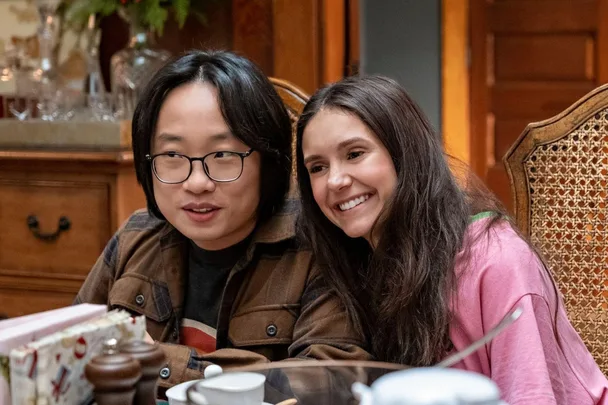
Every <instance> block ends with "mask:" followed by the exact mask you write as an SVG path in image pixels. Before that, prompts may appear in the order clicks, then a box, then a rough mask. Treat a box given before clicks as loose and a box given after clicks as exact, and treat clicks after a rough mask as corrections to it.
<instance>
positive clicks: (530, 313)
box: [450, 218, 608, 405]
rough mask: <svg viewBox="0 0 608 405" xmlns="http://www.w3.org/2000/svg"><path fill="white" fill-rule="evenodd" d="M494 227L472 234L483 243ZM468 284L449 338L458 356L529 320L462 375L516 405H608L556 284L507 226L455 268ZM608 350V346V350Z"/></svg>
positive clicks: (473, 228)
mask: <svg viewBox="0 0 608 405" xmlns="http://www.w3.org/2000/svg"><path fill="white" fill-rule="evenodd" d="M487 221H488V219H487V218H486V219H480V220H477V221H475V222H473V223H472V224H471V225H470V226H469V230H468V235H469V236H472V235H478V234H479V232H480V230H482V229H485V225H486V224H487ZM456 272H457V274H458V275H460V276H461V279H460V282H459V294H458V299H457V301H456V302H455V304H454V320H453V322H452V325H451V328H450V335H451V338H452V342H453V343H454V346H455V349H456V350H461V349H463V348H465V347H466V346H467V345H469V344H470V343H472V342H473V341H474V340H476V339H479V338H480V337H481V336H482V335H483V334H484V333H485V332H486V331H487V330H489V329H490V328H492V327H493V326H494V325H496V324H497V323H498V322H499V321H500V320H501V319H502V318H503V317H504V316H505V315H506V314H507V313H508V312H509V311H511V310H512V309H513V308H515V307H521V308H522V309H523V314H522V315H521V316H520V317H519V319H518V320H517V321H515V322H514V323H513V324H512V325H511V326H509V327H508V328H507V329H506V330H505V331H503V332H502V333H501V334H500V335H498V336H497V337H496V338H495V339H494V340H493V341H492V342H490V343H489V344H488V345H486V347H485V348H484V349H480V350H478V351H477V352H476V353H474V354H473V355H471V356H469V357H468V358H466V359H465V360H463V361H462V362H461V363H460V364H458V365H457V366H456V367H457V368H461V369H465V370H471V371H475V372H478V373H481V374H484V375H486V376H488V377H490V378H491V379H492V380H494V381H495V382H496V383H497V384H498V387H499V388H500V390H501V392H502V395H503V399H504V400H505V401H506V402H507V403H508V404H509V405H519V404H535V405H544V404H560V405H561V404H564V405H565V404H573V405H588V404H608V381H607V380H606V377H605V376H604V375H603V374H602V372H601V371H600V369H599V368H598V366H597V365H596V363H595V361H594V360H593V357H592V356H591V354H590V353H589V351H588V350H587V348H586V347H585V344H584V343H583V341H582V340H581V338H580V337H579V335H578V334H577V332H576V331H575V330H574V328H573V327H572V325H571V324H570V322H569V320H568V316H567V314H566V312H565V310H564V308H563V304H560V308H559V311H558V315H557V331H558V334H559V336H560V338H561V342H562V344H561V345H558V342H557V340H556V339H555V337H554V333H553V320H554V314H555V307H556V304H557V300H556V297H555V293H554V291H553V288H552V286H551V281H550V278H549V276H548V275H547V274H546V272H545V270H544V269H543V267H542V265H541V263H540V261H539V259H538V258H537V256H536V255H535V253H534V252H533V251H532V250H531V249H530V247H529V246H528V245H527V244H526V243H525V242H524V241H523V240H522V239H521V238H520V237H519V236H518V235H517V234H516V233H515V232H514V231H513V229H512V228H511V227H510V225H508V224H507V223H506V222H503V223H500V224H498V225H496V226H495V227H493V228H492V229H491V230H490V231H489V232H488V233H487V234H486V235H483V236H482V237H480V238H478V239H477V240H476V241H475V242H474V244H473V245H472V250H471V254H470V259H469V262H468V263H466V261H463V260H461V261H460V262H459V263H458V264H457V267H456ZM607 344H608V343H607Z"/></svg>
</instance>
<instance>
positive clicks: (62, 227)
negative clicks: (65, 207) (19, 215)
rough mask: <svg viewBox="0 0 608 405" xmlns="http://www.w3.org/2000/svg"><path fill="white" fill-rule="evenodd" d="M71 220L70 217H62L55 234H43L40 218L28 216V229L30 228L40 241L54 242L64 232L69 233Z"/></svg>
mask: <svg viewBox="0 0 608 405" xmlns="http://www.w3.org/2000/svg"><path fill="white" fill-rule="evenodd" d="M71 225H72V224H71V223H70V219H69V218H68V217H64V216H61V217H59V224H58V225H57V230H56V231H55V232H53V233H42V232H40V223H39V222H38V217H37V216H36V215H28V217H27V227H28V228H30V231H32V233H33V234H34V236H35V237H37V238H38V239H40V240H43V241H45V242H54V241H55V240H56V239H57V238H58V237H59V234H60V233H61V232H62V231H67V230H68V229H70V226H71Z"/></svg>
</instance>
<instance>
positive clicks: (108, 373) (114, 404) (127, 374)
mask: <svg viewBox="0 0 608 405" xmlns="http://www.w3.org/2000/svg"><path fill="white" fill-rule="evenodd" d="M84 373H85V376H86V377H87V380H89V381H90V382H91V384H93V387H94V389H93V393H94V395H95V402H96V403H97V405H132V404H133V398H134V397H135V385H136V384H137V381H139V379H140V378H141V366H140V365H139V362H138V361H137V360H135V359H133V358H132V357H131V356H128V355H126V354H122V353H120V352H119V351H118V341H117V340H116V339H110V340H108V341H107V342H105V343H104V348H103V352H102V353H101V354H99V355H97V356H95V357H93V358H92V359H91V361H90V362H89V364H87V366H86V367H85V370H84Z"/></svg>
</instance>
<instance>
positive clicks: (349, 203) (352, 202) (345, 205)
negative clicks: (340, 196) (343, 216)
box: [339, 194, 369, 211]
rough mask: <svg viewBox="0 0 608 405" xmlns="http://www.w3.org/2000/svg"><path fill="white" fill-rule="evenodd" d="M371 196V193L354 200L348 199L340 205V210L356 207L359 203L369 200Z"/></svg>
mask: <svg viewBox="0 0 608 405" xmlns="http://www.w3.org/2000/svg"><path fill="white" fill-rule="evenodd" d="M368 198H369V194H366V195H362V196H361V197H357V198H355V199H354V200H350V201H347V202H345V203H342V204H340V205H339V207H340V211H348V210H350V209H353V208H355V207H356V206H357V205H359V204H361V203H363V202H365V201H367V199H368Z"/></svg>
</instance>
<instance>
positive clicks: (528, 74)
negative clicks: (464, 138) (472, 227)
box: [448, 0, 608, 208]
mask: <svg viewBox="0 0 608 405" xmlns="http://www.w3.org/2000/svg"><path fill="white" fill-rule="evenodd" d="M448 1H449V0H448ZM469 4H470V27H471V31H470V35H471V38H470V45H471V54H470V57H471V65H470V79H471V88H470V91H471V92H470V102H471V104H470V112H471V137H470V139H471V166H472V167H473V169H474V171H475V172H476V173H477V174H479V175H480V176H481V177H482V178H483V179H484V180H485V181H486V183H487V184H488V185H489V186H490V188H491V189H492V190H493V191H494V192H495V193H496V194H497V195H498V196H499V198H500V199H501V200H502V201H503V202H505V204H507V206H508V207H509V208H511V207H512V201H511V191H510V186H509V180H508V177H507V175H506V172H505V169H504V167H503V164H502V157H503V156H504V155H505V153H506V151H507V150H508V148H509V147H510V146H511V144H513V142H514V141H515V139H516V138H517V137H518V136H519V135H520V134H521V132H522V131H523V130H524V128H525V126H526V125H527V124H528V123H530V122H534V121H540V120H544V119H547V118H550V117H552V116H553V115H555V114H557V113H559V112H561V111H562V110H564V109H565V108H567V107H568V106H570V105H571V104H572V103H573V102H575V101H576V100H578V99H579V98H580V97H582V96H583V95H585V94H586V93H587V92H589V91H590V90H592V89H593V88H595V87H597V86H598V85H599V84H601V83H604V82H606V81H608V40H607V31H608V6H607V0H493V1H492V0H470V3H469Z"/></svg>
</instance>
